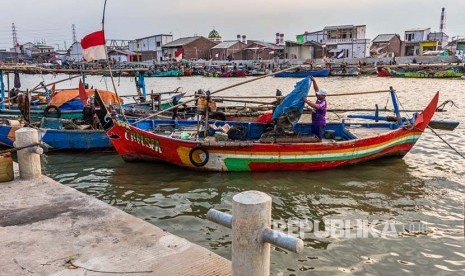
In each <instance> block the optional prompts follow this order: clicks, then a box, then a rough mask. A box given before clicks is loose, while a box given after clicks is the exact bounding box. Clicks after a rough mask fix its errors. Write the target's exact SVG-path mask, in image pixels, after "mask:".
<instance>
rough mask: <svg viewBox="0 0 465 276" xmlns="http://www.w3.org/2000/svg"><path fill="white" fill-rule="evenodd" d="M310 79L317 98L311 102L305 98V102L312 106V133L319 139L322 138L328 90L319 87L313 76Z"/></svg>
mask: <svg viewBox="0 0 465 276" xmlns="http://www.w3.org/2000/svg"><path fill="white" fill-rule="evenodd" d="M311 79H312V83H313V89H315V94H316V98H317V100H316V101H315V102H314V103H313V102H311V101H310V100H307V99H305V102H306V103H307V104H308V105H309V106H310V107H311V108H313V111H312V134H314V135H316V136H317V137H318V139H320V141H321V139H322V138H323V129H324V127H325V126H326V108H327V106H326V95H328V91H327V90H326V89H324V88H319V87H318V84H317V83H316V81H315V78H314V77H311Z"/></svg>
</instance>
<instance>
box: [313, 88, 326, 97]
mask: <svg viewBox="0 0 465 276" xmlns="http://www.w3.org/2000/svg"><path fill="white" fill-rule="evenodd" d="M316 94H317V95H319V96H326V95H328V90H326V89H324V88H320V89H318V91H317V92H316Z"/></svg>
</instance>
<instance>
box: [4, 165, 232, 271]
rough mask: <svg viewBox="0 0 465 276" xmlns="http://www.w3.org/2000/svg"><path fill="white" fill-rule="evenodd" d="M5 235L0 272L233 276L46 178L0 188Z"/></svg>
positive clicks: (219, 262) (205, 253)
mask: <svg viewBox="0 0 465 276" xmlns="http://www.w3.org/2000/svg"><path fill="white" fill-rule="evenodd" d="M15 165H16V166H15V167H16V175H17V164H15ZM186 227H188V226H186ZM0 237H1V238H0V275H31V274H34V275H125V274H130V275H230V274H231V262H230V261H229V260H227V259H225V258H223V257H220V256H218V255H216V254H215V253H213V252H211V251H209V250H207V249H205V248H203V247H201V246H198V245H195V244H193V243H191V242H189V241H187V240H185V239H183V238H180V237H177V236H174V235H172V234H170V233H168V232H165V231H163V230H162V229H160V228H157V227H156V226H154V225H152V224H150V223H147V222H145V221H143V220H141V219H138V218H136V217H133V216H131V215H129V214H127V213H125V212H123V211H121V210H119V209H117V208H115V207H112V206H110V205H108V204H106V203H104V202H101V201H99V200H97V199H95V198H93V197H90V196H88V195H85V194H83V193H81V192H78V191H76V190H75V189H72V188H70V187H67V186H64V185H62V184H60V183H58V182H55V181H53V180H52V179H50V178H48V177H46V176H42V177H40V178H39V179H38V180H21V179H19V178H18V177H16V178H15V180H14V181H11V182H6V183H0ZM108 273H111V274H108Z"/></svg>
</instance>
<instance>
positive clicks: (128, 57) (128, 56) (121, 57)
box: [108, 49, 139, 62]
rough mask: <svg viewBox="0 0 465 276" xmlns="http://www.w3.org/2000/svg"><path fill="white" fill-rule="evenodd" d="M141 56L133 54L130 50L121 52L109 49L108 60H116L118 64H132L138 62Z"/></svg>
mask: <svg viewBox="0 0 465 276" xmlns="http://www.w3.org/2000/svg"><path fill="white" fill-rule="evenodd" d="M138 56H139V55H138V54H137V53H135V52H131V51H128V50H121V49H109V50H108V58H109V59H110V60H114V61H116V62H130V61H134V60H137V58H136V57H138Z"/></svg>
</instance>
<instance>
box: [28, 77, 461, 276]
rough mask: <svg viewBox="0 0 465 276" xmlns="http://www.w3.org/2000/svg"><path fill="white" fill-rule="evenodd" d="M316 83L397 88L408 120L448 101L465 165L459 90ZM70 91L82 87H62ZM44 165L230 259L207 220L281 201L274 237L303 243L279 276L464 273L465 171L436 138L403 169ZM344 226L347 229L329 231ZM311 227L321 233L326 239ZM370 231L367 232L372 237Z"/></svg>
mask: <svg viewBox="0 0 465 276" xmlns="http://www.w3.org/2000/svg"><path fill="white" fill-rule="evenodd" d="M44 78H45V81H46V82H47V81H52V80H56V79H55V77H53V76H44ZM56 78H58V77H56ZM39 80H41V78H39V77H37V76H24V77H23V79H22V81H23V85H24V84H29V86H30V87H32V86H34V85H35V84H36V83H37V81H39ZM105 80H106V83H107V85H108V87H109V88H110V81H109V79H103V78H102V77H89V78H88V82H89V83H90V84H91V85H94V86H95V87H99V88H105V86H106V85H105ZM239 81H243V79H215V78H203V77H192V78H180V79H177V78H157V79H147V86H148V87H149V89H153V90H154V91H156V92H161V91H168V90H172V89H174V88H176V87H178V86H181V87H183V88H184V91H187V92H189V94H190V93H191V92H193V91H195V90H197V89H199V88H202V89H211V90H212V91H213V90H216V89H219V88H222V87H225V86H228V85H231V84H233V83H236V82H239ZM317 81H318V84H319V85H320V87H325V88H327V89H328V90H329V92H330V93H332V94H337V93H345V92H357V91H359V92H361V91H373V90H385V89H388V88H389V86H393V87H394V88H395V89H397V90H398V96H399V100H400V102H401V104H402V105H403V107H404V108H406V109H407V108H408V109H421V108H423V107H424V106H425V105H426V104H427V103H428V102H429V100H430V99H431V98H432V96H433V94H434V92H436V91H440V92H441V96H440V102H442V101H445V100H447V99H451V100H453V101H454V102H455V103H456V104H457V105H458V106H459V108H455V107H447V109H448V112H445V113H437V114H436V115H435V119H452V120H456V121H460V123H461V125H460V126H459V127H458V128H457V129H456V130H455V131H454V132H447V131H440V130H438V131H437V132H438V133H439V134H440V135H441V137H443V138H444V139H445V140H446V141H448V142H449V143H450V144H451V145H453V146H454V147H455V148H456V149H457V150H459V151H460V152H461V153H462V154H465V139H464V138H463V137H464V136H465V127H464V126H465V125H464V124H465V119H464V112H463V107H464V106H465V94H464V91H465V81H463V80H436V79H391V78H377V77H359V78H327V79H317ZM295 82H296V80H293V79H277V78H267V79H266V80H260V81H257V82H253V83H249V84H247V85H243V86H240V87H238V88H235V89H231V90H228V91H227V92H223V93H221V95H242V96H247V95H274V92H275V89H277V88H279V89H281V90H282V91H290V90H291V89H292V87H293V85H294V84H295ZM116 83H117V85H118V87H117V88H118V91H119V92H120V93H121V94H134V92H133V91H134V89H133V86H134V82H133V80H132V79H131V78H121V79H116ZM70 85H74V86H75V85H77V83H76V81H70V82H65V83H63V84H60V86H58V87H67V86H70ZM312 91H313V90H312ZM388 99H389V97H388V94H387V93H383V94H369V95H359V96H352V97H329V98H328V101H329V107H330V108H373V107H374V104H375V103H378V104H379V106H380V107H384V106H385V105H386V102H388V107H390V101H389V100H388ZM331 116H332V117H331V118H336V116H335V115H333V114H331ZM47 161H48V162H47V164H46V165H45V172H46V174H47V175H48V176H50V177H52V178H54V179H55V180H57V181H59V182H61V183H63V184H65V185H68V186H71V187H73V188H76V189H78V190H80V191H82V192H84V193H86V194H89V195H92V196H94V197H96V198H98V199H100V200H103V201H105V202H107V203H109V204H111V205H113V206H116V207H118V208H120V209H122V210H124V211H126V212H128V213H130V214H133V215H135V216H137V217H139V218H141V219H143V220H145V221H148V222H150V223H153V224H155V225H157V226H158V227H161V228H163V229H166V230H167V231H169V232H171V233H173V234H176V235H178V236H181V237H184V238H186V239H188V240H190V241H192V242H194V243H197V244H200V245H202V246H204V247H206V248H208V249H211V250H212V251H214V252H216V253H217V254H219V255H221V256H224V257H226V258H229V259H230V258H231V253H230V252H231V234H230V233H231V232H230V230H229V229H226V228H224V227H222V226H218V225H215V224H214V223H211V222H209V221H207V220H206V218H205V214H206V212H207V211H208V209H210V208H216V209H219V210H222V211H225V212H230V210H231V200H232V197H233V196H234V195H235V194H237V193H239V192H241V191H245V190H259V191H263V192H266V193H268V194H269V195H271V196H272V198H273V214H272V217H273V221H274V225H275V227H277V228H279V229H280V230H282V231H285V232H286V233H291V234H293V235H299V236H300V237H302V238H303V239H304V242H305V250H304V252H303V253H302V254H300V255H296V254H293V253H288V252H285V251H283V250H280V249H277V248H273V249H272V255H271V262H272V265H271V270H272V273H273V274H274V275H278V274H280V273H282V274H284V275H305V274H308V273H309V272H314V273H318V274H323V275H333V274H347V273H355V274H368V273H370V274H383V275H384V274H387V275H389V274H390V275H399V274H407V273H410V274H415V275H417V274H428V275H429V274H462V275H463V274H464V272H465V243H464V192H465V181H464V180H463V178H464V176H465V169H464V168H465V160H464V159H462V158H461V157H460V156H458V155H457V154H456V153H455V152H453V151H452V150H451V149H450V148H448V147H447V146H446V145H445V144H444V143H443V142H442V141H441V140H440V139H439V138H438V137H437V136H435V135H434V134H433V133H432V132H431V131H430V130H427V131H426V132H425V133H424V134H423V135H422V137H421V139H420V140H419V142H418V143H417V145H415V147H414V148H413V150H412V151H411V152H410V153H409V154H408V155H407V156H405V157H404V158H403V159H398V158H389V159H383V160H377V161H374V162H369V163H366V164H361V165H357V166H353V167H346V168H341V169H336V170H330V171H322V172H309V173H306V172H269V173H203V172H202V173H201V172H194V171H189V170H185V169H180V168H177V167H174V166H171V165H167V164H154V163H124V162H123V161H122V160H121V158H119V157H118V156H117V155H116V154H114V153H79V154H69V153H68V154H65V153H58V154H50V155H49V156H48V157H47ZM324 221H326V224H325V227H323V222H324ZM340 222H343V223H346V224H345V225H339V227H338V228H334V227H332V228H330V226H338V223H340ZM279 223H281V224H279ZM286 223H289V225H287V224H286ZM311 223H313V226H315V224H316V223H319V226H318V230H320V232H318V231H315V230H314V229H312V227H311ZM331 223H333V224H331ZM357 223H358V224H357ZM349 224H350V225H349ZM368 227H371V228H368ZM328 229H332V230H333V233H331V232H329V233H330V234H332V235H331V236H329V235H326V234H325V233H323V232H324V231H325V230H328ZM361 229H362V230H361ZM363 229H365V230H367V229H370V231H369V233H368V235H366V234H367V233H366V231H365V232H364V231H363ZM383 229H384V230H386V231H384V232H383V231H382V230H383ZM360 230H361V231H360ZM383 233H384V234H385V235H383ZM380 235H381V236H380ZM366 236H368V237H366Z"/></svg>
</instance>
